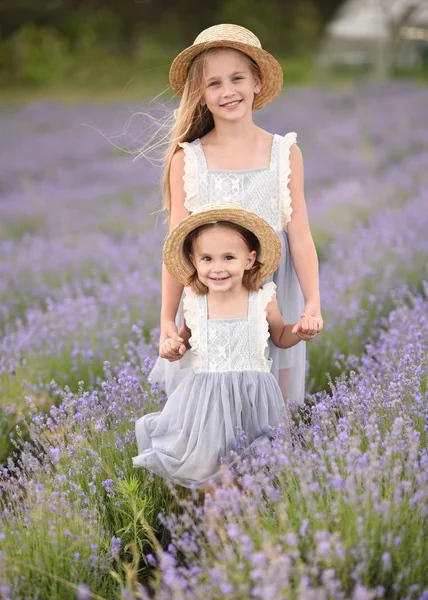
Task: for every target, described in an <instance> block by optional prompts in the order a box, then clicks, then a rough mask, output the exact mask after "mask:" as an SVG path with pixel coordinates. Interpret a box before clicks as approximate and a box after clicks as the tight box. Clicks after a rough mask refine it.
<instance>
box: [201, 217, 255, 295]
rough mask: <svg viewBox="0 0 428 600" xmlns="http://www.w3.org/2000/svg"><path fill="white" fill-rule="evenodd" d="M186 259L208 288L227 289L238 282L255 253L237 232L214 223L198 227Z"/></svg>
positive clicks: (240, 281) (239, 285)
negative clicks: (188, 257) (188, 258)
mask: <svg viewBox="0 0 428 600" xmlns="http://www.w3.org/2000/svg"><path fill="white" fill-rule="evenodd" d="M190 259H191V261H192V263H193V265H194V266H195V269H196V271H197V273H198V278H199V280H200V281H201V282H202V283H203V284H205V285H206V286H207V288H208V290H209V292H211V293H212V292H228V291H231V290H235V289H239V288H240V287H241V286H242V278H243V276H244V272H245V271H246V270H247V269H250V268H251V267H252V266H253V264H254V262H255V260H256V253H255V251H254V250H253V251H251V250H250V249H249V248H248V246H247V244H246V243H245V241H244V240H243V238H242V237H241V236H240V235H239V233H238V232H236V231H233V230H232V229H229V228H228V227H224V226H222V225H217V226H215V227H212V228H209V229H204V230H203V231H201V233H200V234H199V235H198V237H197V238H196V240H195V241H194V243H193V248H192V254H191V256H190Z"/></svg>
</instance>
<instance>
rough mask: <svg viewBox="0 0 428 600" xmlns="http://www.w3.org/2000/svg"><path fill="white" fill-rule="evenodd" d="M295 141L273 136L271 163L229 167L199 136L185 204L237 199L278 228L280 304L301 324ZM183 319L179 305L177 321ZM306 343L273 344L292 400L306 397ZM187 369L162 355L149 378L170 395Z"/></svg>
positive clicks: (189, 163)
mask: <svg viewBox="0 0 428 600" xmlns="http://www.w3.org/2000/svg"><path fill="white" fill-rule="evenodd" d="M295 142H296V134H295V133H287V135H285V136H284V137H282V136H279V135H274V137H273V141H272V150H271V159H270V165H269V167H266V168H261V169H245V170H227V171H225V170H221V171H219V170H213V169H208V167H207V163H206V160H205V155H204V151H203V147H202V144H201V142H200V140H199V139H197V140H195V141H194V142H191V143H188V142H185V143H183V144H180V146H181V147H182V148H183V150H184V160H185V163H184V168H185V172H184V177H183V179H184V190H185V193H186V199H185V207H186V208H187V210H188V211H189V212H193V211H194V210H195V209H197V208H198V207H200V206H201V205H203V204H208V203H221V202H232V203H236V204H239V205H240V206H244V207H245V208H247V209H248V210H251V211H253V212H254V213H256V214H257V215H259V216H260V217H262V218H263V219H265V220H266V221H267V222H268V223H270V225H272V227H273V228H274V229H275V230H276V231H277V232H278V234H279V236H280V239H281V242H282V258H281V263H280V265H279V267H278V269H277V270H276V271H275V273H274V275H273V277H272V278H271V279H273V281H274V282H275V283H276V286H277V299H278V306H279V309H280V311H281V314H282V317H283V319H284V321H285V322H286V323H296V322H297V321H298V320H299V319H300V314H301V313H302V311H303V309H304V300H303V294H302V291H301V288H300V284H299V281H298V279H297V276H296V273H295V271H294V266H293V263H292V260H291V255H290V247H289V243H288V236H287V224H288V223H289V222H290V220H291V218H292V212H293V209H292V206H291V197H290V190H289V188H288V182H289V178H290V174H291V169H290V148H291V146H292V145H293V144H294V143H295ZM182 324H183V313H182V307H181V305H180V308H179V311H178V314H177V326H178V327H180V326H181V325H182ZM305 346H306V344H305V343H304V342H302V343H300V344H297V346H293V347H292V348H289V349H286V350H282V349H279V348H277V347H276V346H274V345H273V344H272V343H270V344H269V355H270V357H271V359H272V371H271V372H272V373H273V375H274V376H275V377H276V379H277V380H279V381H280V383H281V388H282V392H283V395H284V397H285V398H286V399H289V400H291V402H292V403H293V404H302V403H303V401H304V394H305V366H306V347H305ZM178 363H182V364H178ZM188 369H189V363H188V361H187V360H184V361H177V362H175V363H170V362H168V361H166V360H165V359H162V358H159V359H158V360H157V361H156V364H155V366H154V368H153V370H152V372H151V374H150V377H149V380H150V381H151V382H152V383H158V384H159V385H160V387H161V388H162V389H164V390H165V392H166V393H167V395H168V396H169V395H170V394H171V393H172V392H173V391H174V389H175V388H176V386H177V384H178V383H179V381H181V379H183V377H185V376H186V375H187V374H188V372H189V371H188ZM280 372H281V376H280Z"/></svg>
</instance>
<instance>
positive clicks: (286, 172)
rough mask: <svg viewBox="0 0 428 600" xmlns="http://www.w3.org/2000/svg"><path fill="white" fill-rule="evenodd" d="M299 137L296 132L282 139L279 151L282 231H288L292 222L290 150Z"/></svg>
mask: <svg viewBox="0 0 428 600" xmlns="http://www.w3.org/2000/svg"><path fill="white" fill-rule="evenodd" d="M296 140H297V135H296V134H295V133H294V132H290V133H287V134H286V135H284V137H281V143H280V150H279V220H280V224H281V227H282V229H287V225H288V223H289V222H290V221H291V213H292V212H293V207H292V206H291V195H290V189H289V187H288V184H289V181H290V175H291V166H290V148H291V146H292V145H293V144H295V143H296Z"/></svg>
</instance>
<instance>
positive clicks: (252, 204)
mask: <svg viewBox="0 0 428 600" xmlns="http://www.w3.org/2000/svg"><path fill="white" fill-rule="evenodd" d="M295 142H296V134H295V133H287V135H285V136H284V137H282V136H279V135H274V136H273V141H272V150H271V158H270V165H269V167H266V168H261V169H244V170H227V171H221V170H213V169H208V166H207V163H206V160H205V154H204V151H203V148H202V144H201V142H200V140H199V139H197V140H195V141H194V142H191V143H189V142H184V143H182V144H180V146H181V147H182V148H183V150H184V177H183V179H184V190H185V193H186V200H185V207H186V208H187V210H188V211H189V212H193V211H194V210H196V209H197V208H199V207H200V206H201V205H203V204H211V203H220V202H232V203H234V204H240V205H241V206H245V208H247V209H248V210H251V211H252V212H254V213H256V214H257V215H258V216H260V217H262V218H263V219H265V221H267V222H268V223H270V225H272V227H273V228H274V229H275V230H276V231H280V230H282V229H286V228H287V224H288V222H289V221H290V220H291V213H292V211H293V209H292V206H291V197H290V190H289V188H288V182H289V178H290V174H291V169H290V148H291V146H292V145H293V144H294V143H295Z"/></svg>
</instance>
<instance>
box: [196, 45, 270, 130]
mask: <svg viewBox="0 0 428 600" xmlns="http://www.w3.org/2000/svg"><path fill="white" fill-rule="evenodd" d="M260 88H261V82H260V79H259V78H258V77H257V76H256V75H254V74H253V72H252V71H251V68H250V65H249V63H248V60H247V59H246V58H245V56H244V55H243V54H242V53H241V52H238V51H237V50H232V49H230V48H225V49H221V50H219V51H218V52H216V53H215V54H213V55H212V56H210V57H209V58H208V59H207V62H206V65H205V91H204V94H203V96H202V100H201V103H202V104H206V106H207V108H208V109H209V110H210V111H211V113H212V115H213V117H214V118H215V119H225V120H227V121H235V120H238V119H240V118H242V117H243V116H244V115H245V114H247V113H248V112H251V111H252V108H253V101H254V94H255V93H258V92H259V91H260Z"/></svg>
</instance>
